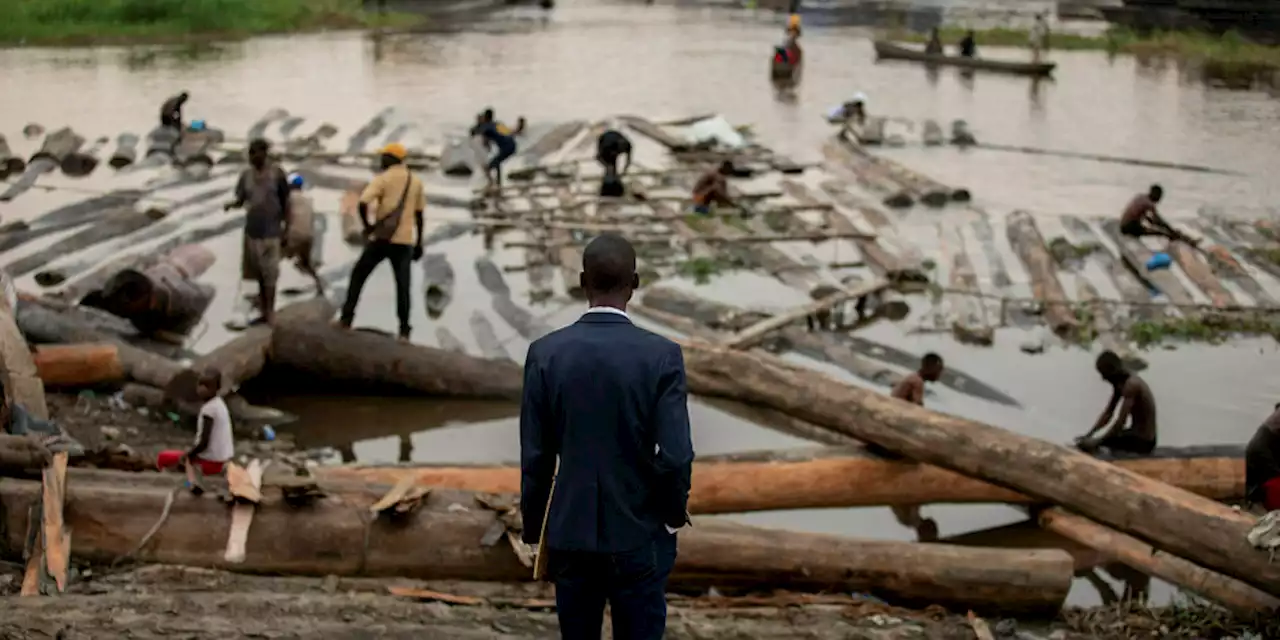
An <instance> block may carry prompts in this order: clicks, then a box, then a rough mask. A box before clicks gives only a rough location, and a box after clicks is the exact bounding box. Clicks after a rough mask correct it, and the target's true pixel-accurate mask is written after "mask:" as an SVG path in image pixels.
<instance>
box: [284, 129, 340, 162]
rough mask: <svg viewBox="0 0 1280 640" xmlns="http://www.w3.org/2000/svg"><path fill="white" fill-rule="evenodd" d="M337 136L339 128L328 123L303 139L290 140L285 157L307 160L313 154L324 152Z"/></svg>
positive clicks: (286, 146) (285, 150)
mask: <svg viewBox="0 0 1280 640" xmlns="http://www.w3.org/2000/svg"><path fill="white" fill-rule="evenodd" d="M336 135H338V128H337V127H336V126H334V125H332V124H329V123H327V122H326V123H324V124H321V125H320V126H318V127H316V130H315V131H312V132H311V133H309V134H307V135H305V136H303V137H301V138H295V139H292V140H290V141H289V142H288V143H287V144H285V147H284V155H285V156H286V157H289V158H296V159H299V160H307V159H309V158H310V156H311V155H312V154H315V153H319V152H321V151H323V150H324V148H325V145H327V144H328V143H329V140H330V139H332V138H333V137H334V136H336Z"/></svg>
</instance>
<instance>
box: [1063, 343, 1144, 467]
mask: <svg viewBox="0 0 1280 640" xmlns="http://www.w3.org/2000/svg"><path fill="white" fill-rule="evenodd" d="M1096 367H1097V369H1098V375H1100V376H1102V379H1103V380H1105V381H1107V382H1108V383H1109V384H1110V385H1111V399H1110V400H1108V401H1107V406H1106V408H1105V409H1103V410H1102V415H1100V416H1098V420H1097V422H1095V423H1094V424H1093V428H1092V429H1090V430H1089V433H1086V434H1084V436H1083V437H1081V438H1078V439H1077V440H1076V446H1077V447H1079V448H1080V450H1081V451H1084V452H1086V453H1094V452H1096V451H1097V450H1098V449H1100V448H1102V447H1106V448H1107V449H1110V450H1112V451H1126V452H1129V453H1140V454H1144V455H1145V454H1149V453H1151V451H1152V450H1153V449H1155V448H1156V398H1155V395H1153V394H1152V393H1151V387H1149V386H1147V383H1146V381H1145V380H1143V379H1142V378H1139V377H1138V376H1137V374H1134V373H1129V372H1128V371H1126V370H1125V367H1124V362H1123V361H1121V359H1120V356H1118V355H1116V354H1115V352H1114V351H1103V352H1102V353H1101V354H1099V355H1098V360H1097V363H1096ZM1117 408H1119V409H1120V413H1119V414H1116V409H1117ZM1113 415H1114V416H1115V420H1114V421H1112V419H1111V418H1112V416H1113ZM1108 422H1110V423H1111V426H1110V427H1107V423H1108ZM1103 427H1107V429H1106V430H1105V431H1103V432H1102V434H1101V435H1099V436H1097V437H1094V435H1093V434H1095V433H1097V432H1098V431H1102V430H1103Z"/></svg>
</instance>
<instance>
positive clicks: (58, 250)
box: [5, 207, 162, 278]
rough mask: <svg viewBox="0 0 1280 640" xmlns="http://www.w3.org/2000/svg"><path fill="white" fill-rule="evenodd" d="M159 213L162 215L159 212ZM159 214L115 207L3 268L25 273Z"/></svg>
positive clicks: (15, 273) (140, 225) (129, 230)
mask: <svg viewBox="0 0 1280 640" xmlns="http://www.w3.org/2000/svg"><path fill="white" fill-rule="evenodd" d="M161 217H162V216H161ZM158 219H159V218H158V217H157V216H156V212H155V211H137V210H134V209H133V208H132V207H129V208H128V209H124V210H117V211H116V212H114V213H111V214H109V215H106V216H104V217H103V218H101V219H99V220H97V221H96V222H95V223H94V224H93V225H92V226H90V227H88V228H86V229H83V230H81V231H78V232H76V233H74V234H72V235H70V236H68V237H66V238H63V239H61V240H59V241H57V242H55V243H53V244H51V245H49V246H48V247H46V248H44V249H41V250H40V251H36V252H34V253H31V254H28V255H26V256H24V257H22V258H19V259H17V260H14V261H13V262H11V263H9V265H8V266H7V267H5V269H6V270H7V271H8V272H9V275H10V276H13V277H15V278H17V277H19V276H23V275H26V274H28V273H31V272H32V271H35V270H36V269H39V268H40V267H43V266H44V265H46V264H48V263H49V262H51V261H53V260H56V259H58V258H60V257H62V256H66V255H73V254H75V253H76V252H77V251H83V250H85V249H87V248H89V247H92V246H93V245H95V244H98V243H99V242H104V241H106V240H110V239H112V238H118V237H120V236H123V235H127V234H130V233H133V232H134V231H137V230H139V229H141V228H143V227H145V226H147V225H149V224H152V223H154V222H155V221H156V220H158Z"/></svg>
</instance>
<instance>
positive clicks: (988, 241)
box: [973, 209, 1013, 291]
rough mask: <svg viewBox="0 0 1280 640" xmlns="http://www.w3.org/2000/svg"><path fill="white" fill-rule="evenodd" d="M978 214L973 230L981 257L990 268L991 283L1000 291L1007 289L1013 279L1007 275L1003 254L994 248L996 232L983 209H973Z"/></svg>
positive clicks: (1007, 270)
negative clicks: (979, 247) (980, 249)
mask: <svg viewBox="0 0 1280 640" xmlns="http://www.w3.org/2000/svg"><path fill="white" fill-rule="evenodd" d="M975 212H977V213H978V214H979V216H978V218H977V219H976V220H974V221H973V232H974V235H976V236H977V238H978V244H980V245H981V246H982V253H983V257H985V258H986V260H987V266H988V268H989V269H990V270H991V283H992V284H993V285H995V287H996V288H997V289H999V290H1001V291H1005V290H1007V289H1008V288H1009V287H1010V286H1012V285H1013V279H1012V278H1010V277H1009V269H1008V268H1007V267H1005V264H1004V256H1002V255H1000V251H999V249H997V248H996V234H995V231H994V230H993V229H992V228H991V218H990V216H988V215H987V212H985V211H979V210H977V209H975Z"/></svg>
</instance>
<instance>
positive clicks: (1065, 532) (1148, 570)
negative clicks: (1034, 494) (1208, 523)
mask: <svg viewBox="0 0 1280 640" xmlns="http://www.w3.org/2000/svg"><path fill="white" fill-rule="evenodd" d="M1040 525H1041V526H1043V527H1044V528H1046V529H1048V530H1049V531H1052V532H1054V533H1057V534H1059V535H1062V536H1065V537H1067V538H1070V539H1071V540H1075V541H1076V542H1078V543H1080V544H1082V545H1085V546H1087V547H1090V548H1092V549H1096V550H1098V551H1099V552H1100V553H1102V554H1103V555H1105V556H1107V557H1108V558H1109V559H1111V560H1114V561H1116V562H1120V563H1123V564H1126V565H1128V566H1130V567H1132V568H1134V569H1137V570H1138V571H1141V572H1143V573H1145V574H1147V575H1149V576H1152V577H1155V578H1160V579H1161V580H1167V581H1168V582H1170V583H1172V584H1174V585H1177V586H1179V587H1182V588H1183V589H1186V590H1188V591H1191V592H1193V593H1195V594H1197V595H1200V596H1203V597H1204V598H1207V599H1209V600H1212V601H1214V602H1217V603H1218V604H1220V605H1222V606H1224V607H1226V608H1227V609H1229V610H1231V611H1232V612H1234V613H1236V614H1237V615H1240V616H1244V617H1246V618H1248V617H1250V616H1255V615H1258V614H1263V613H1267V612H1275V613H1280V612H1278V611H1276V610H1277V609H1278V608H1280V599H1277V598H1276V597H1275V596H1272V595H1270V594H1267V593H1265V592H1263V591H1261V590H1259V589H1256V588H1254V587H1251V586H1249V585H1247V584H1245V583H1243V582H1241V581H1239V580H1236V579H1234V578H1229V577H1227V576H1224V575H1222V574H1220V573H1217V572H1214V571H1210V570H1208V569H1205V568H1204V567H1201V566H1198V565H1196V564H1195V563H1192V562H1188V561H1187V560H1184V559H1183V558H1179V557H1178V556H1176V555H1173V554H1170V553H1167V552H1165V551H1161V550H1160V549H1157V548H1155V547H1152V546H1151V545H1149V544H1147V543H1145V542H1143V541H1141V540H1138V539H1136V538H1134V537H1132V536H1128V535H1125V534H1123V533H1120V532H1119V531H1116V530H1114V529H1111V528H1110V527H1106V526H1103V525H1100V524H1098V523H1096V522H1094V521H1092V520H1090V519H1088V518H1084V517H1081V516H1078V515H1075V514H1073V513H1071V512H1069V511H1066V510H1063V509H1060V508H1053V509H1046V510H1044V511H1043V512H1041V513H1040Z"/></svg>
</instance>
